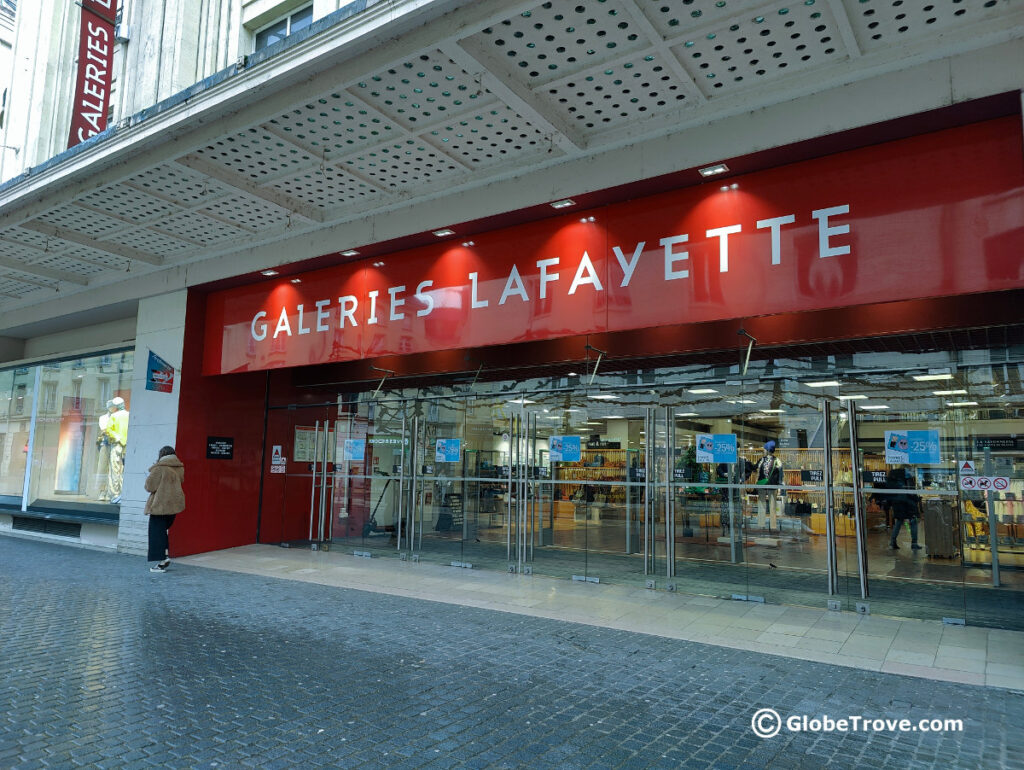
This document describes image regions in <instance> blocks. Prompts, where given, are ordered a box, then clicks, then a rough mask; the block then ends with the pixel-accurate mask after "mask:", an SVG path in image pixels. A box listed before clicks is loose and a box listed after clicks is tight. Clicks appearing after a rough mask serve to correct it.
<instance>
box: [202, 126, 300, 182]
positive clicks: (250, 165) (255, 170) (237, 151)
mask: <svg viewBox="0 0 1024 770" xmlns="http://www.w3.org/2000/svg"><path fill="white" fill-rule="evenodd" d="M196 155H198V156H199V157H201V158H206V159H207V160H209V161H211V162H213V163H214V164H216V165H218V166H221V167H222V168H224V169H226V170H228V171H231V172H234V173H235V174H239V175H241V176H243V177H249V178H250V179H252V180H254V181H256V182H265V181H267V180H268V179H274V178H276V177H280V176H284V175H286V174H291V173H294V172H295V170H296V169H299V168H303V167H306V166H309V165H312V164H313V157H312V156H310V155H309V154H308V153H306V152H304V151H302V150H300V149H299V148H298V147H296V146H295V145H293V144H290V143H288V142H285V141H284V140H283V139H281V138H280V137H278V136H275V135H274V134H272V133H271V132H269V131H265V130H261V129H259V128H250V129H248V130H247V131H244V132H242V133H241V134H236V135H234V136H226V137H224V138H223V139H219V140H218V141H216V142H214V143H213V144H211V145H209V146H207V147H204V148H203V149H201V150H197V151H196Z"/></svg>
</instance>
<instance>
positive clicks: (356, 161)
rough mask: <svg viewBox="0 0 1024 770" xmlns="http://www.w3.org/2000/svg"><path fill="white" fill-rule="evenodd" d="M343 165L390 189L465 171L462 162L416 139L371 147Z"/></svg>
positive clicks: (420, 184) (434, 181) (434, 182)
mask: <svg viewBox="0 0 1024 770" xmlns="http://www.w3.org/2000/svg"><path fill="white" fill-rule="evenodd" d="M342 165H343V166H344V168H345V169H346V170H347V171H349V172H350V173H352V174H354V175H355V176H360V177H363V178H366V179H369V180H370V181H371V182H373V183H374V184H376V185H378V186H380V187H382V188H384V189H391V190H396V189H405V188H415V187H427V186H434V185H437V184H443V183H444V182H445V181H446V180H450V179H452V178H453V177H458V176H463V175H465V174H467V173H468V172H467V170H466V168H465V167H464V166H462V165H460V164H458V163H455V162H454V161H452V160H449V159H448V157H447V156H444V155H441V154H440V153H439V152H436V151H434V150H433V149H432V148H431V147H430V146H429V145H428V144H427V143H426V142H421V141H419V140H417V139H405V140H402V141H400V142H391V143H389V144H384V145H380V146H379V147H374V148H371V149H369V150H367V151H366V152H364V153H362V154H361V155H357V156H355V157H353V158H345V160H344V162H343V164H342Z"/></svg>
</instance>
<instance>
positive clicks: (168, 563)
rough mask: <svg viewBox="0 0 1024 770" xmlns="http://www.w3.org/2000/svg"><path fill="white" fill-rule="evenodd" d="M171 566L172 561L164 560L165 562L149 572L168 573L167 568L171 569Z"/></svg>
mask: <svg viewBox="0 0 1024 770" xmlns="http://www.w3.org/2000/svg"><path fill="white" fill-rule="evenodd" d="M170 566H171V560H170V559H164V560H163V561H161V562H157V563H156V564H154V565H153V566H152V567H150V568H149V571H150V572H166V571H167V568H168V567H170Z"/></svg>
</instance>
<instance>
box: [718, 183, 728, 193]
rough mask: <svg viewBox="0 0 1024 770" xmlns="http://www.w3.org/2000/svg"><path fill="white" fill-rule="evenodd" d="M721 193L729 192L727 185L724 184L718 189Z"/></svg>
mask: <svg viewBox="0 0 1024 770" xmlns="http://www.w3.org/2000/svg"><path fill="white" fill-rule="evenodd" d="M718 189H719V190H720V191H721V192H729V185H727V184H724V185H722V186H721V187H719V188H718Z"/></svg>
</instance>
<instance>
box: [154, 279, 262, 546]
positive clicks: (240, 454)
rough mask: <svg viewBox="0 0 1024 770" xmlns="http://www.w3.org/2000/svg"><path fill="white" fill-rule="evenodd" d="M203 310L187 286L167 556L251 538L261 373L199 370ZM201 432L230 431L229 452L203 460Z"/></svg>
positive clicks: (258, 451) (257, 467)
mask: <svg viewBox="0 0 1024 770" xmlns="http://www.w3.org/2000/svg"><path fill="white" fill-rule="evenodd" d="M205 316H206V296H205V295H203V294H200V293H196V292H190V293H189V298H188V304H187V308H186V314H185V345H184V353H183V356H182V366H181V391H180V396H179V403H178V437H177V441H176V449H177V450H178V456H179V457H180V458H181V461H182V462H183V463H185V501H186V506H187V507H186V509H185V512H184V513H183V514H182V515H180V516H179V517H178V518H177V519H176V520H175V522H174V527H173V529H172V530H171V538H170V539H171V556H185V555H188V554H192V553H201V552H203V551H215V550H220V549H222V548H231V547H233V546H238V545H249V544H251V543H255V542H256V514H257V511H258V510H259V502H260V500H259V485H260V459H261V457H262V454H263V414H264V404H265V399H266V388H267V375H266V374H265V373H263V372H257V373H252V374H241V375H234V376H229V377H203V376H202V375H201V373H200V372H201V369H202V360H203V328H204V325H205ZM207 436H230V437H232V438H234V440H235V447H234V457H233V458H232V459H231V460H207V459H206V439H207Z"/></svg>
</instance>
